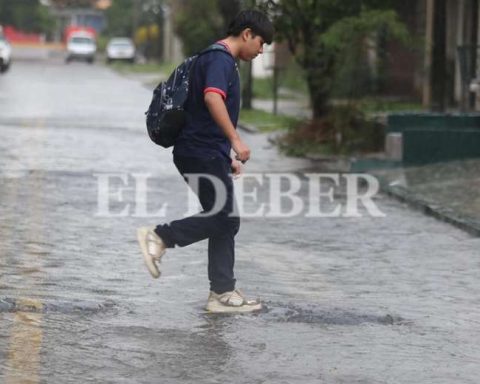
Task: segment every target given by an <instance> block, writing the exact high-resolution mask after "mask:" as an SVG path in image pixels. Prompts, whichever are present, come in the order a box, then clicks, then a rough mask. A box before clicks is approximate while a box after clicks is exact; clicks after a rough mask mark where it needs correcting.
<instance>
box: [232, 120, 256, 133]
mask: <svg viewBox="0 0 480 384" xmlns="http://www.w3.org/2000/svg"><path fill="white" fill-rule="evenodd" d="M237 128H239V129H241V130H242V131H246V132H248V133H259V132H260V131H259V130H258V128H257V127H255V126H254V125H252V124H247V123H244V122H242V121H239V122H238V123H237Z"/></svg>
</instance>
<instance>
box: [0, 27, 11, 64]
mask: <svg viewBox="0 0 480 384" xmlns="http://www.w3.org/2000/svg"><path fill="white" fill-rule="evenodd" d="M11 62H12V47H11V46H10V43H9V42H8V40H7V39H5V37H4V36H3V34H2V32H1V30H0V72H1V73H3V72H6V71H7V70H8V68H10V63H11Z"/></svg>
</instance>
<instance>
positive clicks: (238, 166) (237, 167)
mask: <svg viewBox="0 0 480 384" xmlns="http://www.w3.org/2000/svg"><path fill="white" fill-rule="evenodd" d="M231 167H232V174H233V178H234V179H236V178H238V177H239V176H240V174H241V173H242V163H241V162H240V161H238V160H235V159H232V166H231Z"/></svg>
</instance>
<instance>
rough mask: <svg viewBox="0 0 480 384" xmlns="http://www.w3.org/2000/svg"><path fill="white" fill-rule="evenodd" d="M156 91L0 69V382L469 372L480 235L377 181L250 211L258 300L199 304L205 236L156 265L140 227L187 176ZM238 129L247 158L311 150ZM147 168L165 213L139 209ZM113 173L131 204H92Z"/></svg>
mask: <svg viewBox="0 0 480 384" xmlns="http://www.w3.org/2000/svg"><path fill="white" fill-rule="evenodd" d="M149 100H150V92H149V91H148V90H147V89H146V88H144V87H143V86H142V85H141V84H139V83H138V82H136V81H134V80H132V79H125V78H122V77H121V76H119V75H117V74H116V73H114V72H112V71H111V70H109V69H108V68H106V67H104V66H102V65H100V64H97V65H93V66H89V65H87V64H83V63H73V64H71V65H69V66H67V65H64V64H63V63H62V62H61V61H60V60H57V61H54V60H53V61H38V62H17V63H15V64H14V65H13V66H12V70H11V71H10V72H9V73H7V74H6V75H4V76H0V130H1V137H2V139H1V141H0V196H1V198H0V215H1V216H0V217H1V220H0V244H1V247H0V382H1V383H8V384H10V383H89V382H92V383H224V382H227V383H349V384H350V383H365V384H370V383H372V384H373V383H448V384H450V383H472V384H473V383H477V382H478V376H479V375H480V349H479V348H478V345H479V344H480V331H479V330H480V309H479V308H480V282H479V279H478V276H479V272H480V258H479V256H480V250H479V249H480V240H479V239H477V238H473V237H471V236H469V235H467V234H466V233H463V232H461V231H460V230H457V229H455V228H452V227H450V226H449V225H447V224H444V223H441V222H437V221H435V220H434V219H432V218H429V217H426V216H423V215H422V214H420V213H418V212H415V211H412V210H410V209H408V208H407V207H406V206H404V205H402V204H400V203H397V202H395V201H392V200H389V199H388V198H387V197H385V196H378V197H377V198H376V199H375V202H376V203H377V204H378V206H379V208H380V209H381V210H382V211H383V212H384V213H385V214H386V217H383V218H373V217H369V216H363V217H361V218H325V219H319V218H305V217H304V216H302V215H299V216H297V217H294V218H288V219H282V218H276V219H274V218H247V219H244V220H243V221H242V227H241V229H240V233H239V236H238V242H237V244H238V248H237V249H238V251H237V262H236V274H237V278H238V286H239V287H241V288H244V290H245V291H246V292H247V293H250V294H251V295H253V296H259V297H261V298H262V299H263V300H264V301H265V303H266V309H265V310H264V311H263V312H262V313H259V314H256V315H248V316H226V317H225V316H211V315H208V314H206V313H204V311H203V309H202V308H203V306H204V304H205V301H206V298H207V295H208V282H207V279H206V242H203V243H198V244H195V245H192V246H190V247H187V248H177V249H175V250H171V251H169V252H168V253H167V255H166V257H165V259H164V263H163V264H162V266H163V276H162V277H161V278H160V280H153V279H151V278H150V277H149V275H148V273H147V272H146V270H145V268H144V266H143V263H142V260H141V256H140V253H139V250H138V248H137V244H136V240H135V228H136V227H137V226H140V225H148V224H152V225H153V224H156V223H158V222H160V221H168V220H171V219H173V218H177V217H179V216H180V215H182V214H183V213H184V212H185V206H184V201H185V198H186V188H185V186H184V183H183V181H182V180H181V178H180V177H179V176H178V175H177V173H176V170H175V169H174V167H173V165H172V163H171V160H170V158H171V155H170V153H169V151H167V150H161V149H159V148H157V147H155V146H154V145H153V144H152V143H150V142H149V141H148V139H147V137H146V134H145V132H144V122H143V112H144V110H145V109H146V106H147V105H148V102H149ZM243 135H244V137H245V138H246V140H247V141H248V142H249V144H250V145H251V147H252V150H253V158H252V160H251V161H250V162H249V163H248V166H247V171H248V172H286V171H289V172H290V171H291V172H298V173H301V172H303V171H304V170H306V169H308V168H309V167H310V164H309V163H307V162H304V161H302V160H298V159H287V158H283V157H280V156H279V155H278V154H277V153H276V151H275V149H274V148H272V147H271V145H270V144H268V141H267V140H266V137H265V136H263V135H248V134H246V133H244V134H243ZM309 171H310V172H311V171H312V170H311V169H310V170H309ZM145 173H149V174H150V175H151V179H150V180H149V188H148V195H147V198H148V209H149V212H155V211H158V209H159V208H160V206H161V204H162V203H163V202H168V204H169V208H168V211H167V217H166V218H164V219H158V218H155V217H136V216H135V212H136V211H135V209H136V206H135V191H133V189H132V187H133V185H134V183H133V181H134V176H132V175H134V174H145ZM106 174H115V175H117V176H118V175H123V174H126V175H127V176H126V177H127V179H126V180H125V182H123V181H120V180H119V179H118V178H117V179H116V184H115V183H114V182H112V188H113V190H115V188H120V187H126V188H127V189H125V191H124V193H123V195H122V198H123V201H121V202H120V201H118V199H117V197H118V195H117V196H115V193H113V194H112V204H111V206H110V209H111V210H112V212H114V213H119V212H120V211H121V210H122V209H124V208H125V207H126V205H127V204H130V206H129V211H128V212H127V213H128V214H127V215H126V216H124V217H103V216H99V215H98V214H97V213H98V180H99V176H98V175H106ZM128 188H130V189H128ZM267 189H268V185H267V184H265V185H264V186H262V187H261V188H260V195H261V196H263V195H264V194H266V193H267V192H266V190H267ZM117 190H118V189H117ZM302 198H304V199H305V198H306V197H305V196H302ZM115 200H117V202H116V203H115ZM336 201H337V202H340V203H343V202H344V201H345V194H344V192H342V190H341V189H339V190H338V191H337V193H336ZM137 202H138V199H137ZM137 213H138V212H137ZM362 213H365V210H364V209H363V210H362Z"/></svg>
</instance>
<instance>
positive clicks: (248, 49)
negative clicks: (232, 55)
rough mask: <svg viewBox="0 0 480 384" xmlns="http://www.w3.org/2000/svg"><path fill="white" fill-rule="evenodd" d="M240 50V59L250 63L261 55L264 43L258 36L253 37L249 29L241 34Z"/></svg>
mask: <svg viewBox="0 0 480 384" xmlns="http://www.w3.org/2000/svg"><path fill="white" fill-rule="evenodd" d="M242 37H243V39H242V41H243V44H242V48H241V50H240V59H242V60H244V61H251V60H253V59H254V58H255V57H257V56H258V55H260V54H261V53H263V45H264V44H265V41H264V40H263V38H262V37H261V36H259V35H256V36H255V35H254V34H253V33H252V31H251V30H250V29H246V30H245V31H243V33H242Z"/></svg>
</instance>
